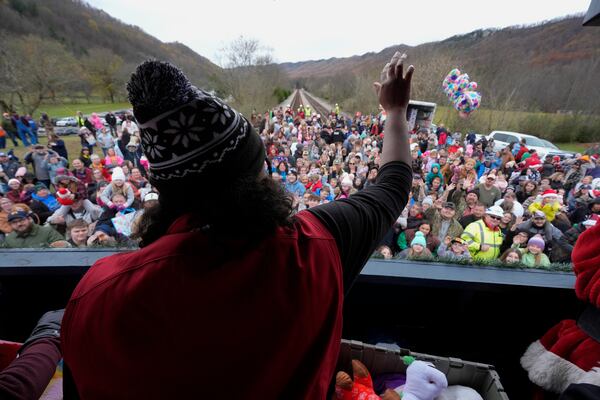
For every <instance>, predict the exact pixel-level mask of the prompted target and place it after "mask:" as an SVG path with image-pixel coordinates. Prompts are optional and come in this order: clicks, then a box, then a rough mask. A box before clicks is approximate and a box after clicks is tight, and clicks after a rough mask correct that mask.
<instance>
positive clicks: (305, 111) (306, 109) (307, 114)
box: [304, 106, 310, 119]
mask: <svg viewBox="0 0 600 400" xmlns="http://www.w3.org/2000/svg"><path fill="white" fill-rule="evenodd" d="M304 114H306V118H307V119H308V118H310V106H306V108H305V109H304Z"/></svg>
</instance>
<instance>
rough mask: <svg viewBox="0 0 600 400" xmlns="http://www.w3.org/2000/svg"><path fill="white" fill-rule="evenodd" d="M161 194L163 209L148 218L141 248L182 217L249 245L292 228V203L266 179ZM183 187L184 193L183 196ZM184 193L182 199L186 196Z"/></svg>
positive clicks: (140, 229) (199, 185) (243, 179)
mask: <svg viewBox="0 0 600 400" xmlns="http://www.w3.org/2000/svg"><path fill="white" fill-rule="evenodd" d="M177 186H178V188H175V187H173V188H168V189H166V188H162V189H161V193H160V197H159V204H158V205H157V206H156V207H152V208H150V209H148V210H146V211H145V212H144V214H143V215H142V217H141V219H140V221H139V224H138V229H137V232H135V233H134V234H133V235H132V238H134V239H138V238H139V239H141V242H140V247H144V246H147V245H149V244H151V243H153V242H155V241H156V240H158V239H160V238H161V237H162V236H163V235H164V234H165V233H166V232H167V230H168V229H169V227H170V226H171V224H172V223H173V222H174V221H175V220H176V219H177V218H178V217H179V216H181V215H183V214H187V213H191V214H196V215H198V216H199V217H200V219H201V220H202V221H203V223H204V224H205V225H204V226H203V227H199V228H202V229H203V230H205V231H206V232H207V233H208V234H209V235H211V236H212V237H213V238H216V239H219V240H226V239H228V238H231V239H246V240H247V241H248V242H249V243H256V242H259V241H260V240H262V239H263V238H265V237H266V236H268V235H270V234H272V233H273V232H274V231H275V229H276V228H277V227H279V226H284V227H286V226H287V227H290V226H291V225H292V223H293V218H292V210H293V205H292V203H293V199H292V197H291V196H290V195H289V194H288V193H286V192H285V191H284V190H283V188H282V186H281V185H280V184H278V183H277V182H275V181H273V180H272V179H271V178H270V177H268V176H266V175H260V176H247V175H246V176H241V177H238V178H234V179H233V180H223V181H222V182H212V183H207V182H197V181H196V182H188V183H187V184H186V183H178V185H177ZM181 187H185V188H186V190H185V192H183V191H182V190H181ZM182 192H183V193H182Z"/></svg>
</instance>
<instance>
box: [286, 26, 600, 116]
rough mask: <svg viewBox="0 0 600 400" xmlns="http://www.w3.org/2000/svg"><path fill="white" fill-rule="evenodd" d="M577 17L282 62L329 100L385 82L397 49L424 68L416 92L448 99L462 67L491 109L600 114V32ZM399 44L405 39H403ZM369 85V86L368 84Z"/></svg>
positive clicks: (296, 77)
mask: <svg viewBox="0 0 600 400" xmlns="http://www.w3.org/2000/svg"><path fill="white" fill-rule="evenodd" d="M581 23H582V17H580V16H573V17H565V18H562V19H557V20H552V21H546V22H543V23H539V24H536V25H531V26H515V27H509V28H504V29H484V30H477V31H474V32H471V33H468V34H465V35H458V36H453V37H450V38H448V39H446V40H443V41H440V42H433V43H426V44H422V45H419V46H414V47H411V46H406V45H398V46H393V47H389V48H386V49H384V50H382V51H380V52H378V53H366V54H363V55H361V56H354V57H348V58H330V59H327V60H316V61H305V62H296V63H283V64H280V65H281V66H282V67H283V69H284V70H285V71H286V72H287V73H288V74H289V75H290V77H291V78H292V79H294V80H295V81H297V82H298V83H299V84H301V85H303V86H307V88H308V89H309V90H312V91H314V92H316V93H319V94H321V95H323V96H325V97H332V96H338V100H340V101H341V100H343V99H339V97H340V95H342V96H343V95H344V94H345V96H346V97H352V96H353V93H352V92H351V91H350V92H346V93H343V92H342V91H340V90H334V89H333V88H335V87H336V86H339V85H346V86H348V85H350V86H353V87H354V88H355V91H356V90H357V88H360V87H361V85H362V84H361V82H360V81H361V80H367V81H372V80H375V79H377V77H378V75H379V72H380V70H381V67H382V66H383V65H384V64H385V63H386V62H387V61H389V59H390V58H391V56H392V55H393V53H394V52H395V51H397V50H399V51H401V52H406V53H407V54H408V55H409V60H408V61H409V62H410V63H412V64H414V65H415V67H416V70H417V73H416V74H415V88H414V89H415V90H414V94H415V95H416V96H417V97H419V98H421V99H424V100H425V99H430V100H435V101H443V100H444V97H443V94H442V93H441V89H440V87H441V82H442V80H443V78H444V76H445V75H446V74H447V73H448V72H449V71H450V70H451V69H452V68H454V67H459V68H461V69H464V70H465V71H466V72H468V73H469V75H470V76H471V78H472V79H474V80H476V81H477V82H479V87H480V90H481V92H482V94H483V99H484V100H483V103H482V104H484V105H486V106H489V107H493V108H498V107H500V106H502V105H504V104H506V103H508V104H509V105H510V106H513V107H515V108H520V109H528V110H542V111H551V112H555V111H557V110H574V111H584V112H593V113H600V96H599V95H598V88H599V87H600V28H598V27H583V26H582V25H581ZM398 39H399V40H398V41H399V42H400V41H401V38H398ZM364 86H366V85H364Z"/></svg>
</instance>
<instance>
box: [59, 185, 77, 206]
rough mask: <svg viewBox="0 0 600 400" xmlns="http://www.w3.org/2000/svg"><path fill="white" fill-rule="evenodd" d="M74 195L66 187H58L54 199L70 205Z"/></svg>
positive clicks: (64, 204)
mask: <svg viewBox="0 0 600 400" xmlns="http://www.w3.org/2000/svg"><path fill="white" fill-rule="evenodd" d="M74 199H75V196H74V195H73V193H71V191H70V190H69V189H67V188H62V187H61V188H60V189H58V190H57V191H56V201H58V202H59V203H60V204H62V205H63V206H70V205H72V204H73V203H74Z"/></svg>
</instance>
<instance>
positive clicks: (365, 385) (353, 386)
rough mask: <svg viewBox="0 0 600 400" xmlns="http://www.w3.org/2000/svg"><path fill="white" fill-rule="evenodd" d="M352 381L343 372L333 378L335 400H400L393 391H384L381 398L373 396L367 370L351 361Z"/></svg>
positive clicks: (355, 361)
mask: <svg viewBox="0 0 600 400" xmlns="http://www.w3.org/2000/svg"><path fill="white" fill-rule="evenodd" d="M352 373H353V375H354V380H352V378H351V377H350V375H348V374H347V373H346V372H344V371H340V372H338V373H337V375H336V376H335V397H334V398H335V399H337V400H400V395H398V394H397V393H396V392H394V391H393V390H390V389H388V390H386V391H385V393H384V394H383V396H382V397H379V396H377V394H375V390H374V389H373V380H372V379H371V374H369V370H368V369H367V367H365V365H364V364H363V363H361V362H360V361H358V360H352Z"/></svg>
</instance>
